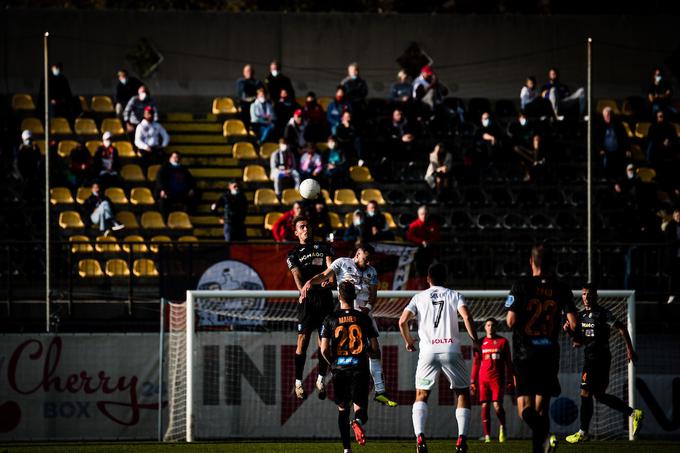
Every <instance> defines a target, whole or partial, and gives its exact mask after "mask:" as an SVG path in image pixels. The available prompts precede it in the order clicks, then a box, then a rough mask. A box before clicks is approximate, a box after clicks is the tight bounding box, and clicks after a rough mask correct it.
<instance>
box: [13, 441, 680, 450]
mask: <svg viewBox="0 0 680 453" xmlns="http://www.w3.org/2000/svg"><path fill="white" fill-rule="evenodd" d="M428 447H429V451H430V453H437V452H442V453H443V452H452V451H454V449H455V447H454V441H453V440H429V441H428ZM414 449H415V441H405V440H375V441H371V440H370V439H368V441H367V443H366V446H365V447H360V446H359V445H357V444H352V451H353V452H354V453H391V452H402V451H403V452H412V451H413V450H414ZM679 449H680V443H678V442H659V441H636V442H624V441H621V442H618V441H617V442H596V441H592V442H586V443H582V444H579V445H568V444H566V443H565V442H564V441H561V442H560V444H559V448H558V451H559V452H563V453H567V452H573V453H577V452H578V453H600V452H602V453H610V452H611V453H664V452H669V453H670V452H677V451H679ZM168 451H170V452H173V453H179V452H191V453H193V452H196V453H198V452H201V453H217V452H220V453H222V452H229V453H231V452H236V453H239V452H243V453H260V452H262V453H277V452H342V445H341V444H340V441H339V440H338V441H335V442H331V441H324V442H318V441H295V442H289V441H283V442H247V441H244V442H211V443H200V442H197V443H192V444H190V445H189V444H168V443H166V444H161V443H150V442H149V443H128V442H109V443H95V442H93V443H85V444H83V443H80V444H75V443H69V444H65V443H62V444H54V443H52V444H47V443H34V444H12V445H5V446H0V453H24V452H26V453H48V452H60V453H61V452H67V453H70V452H73V453H126V452H140V453H147V452H148V453H152V452H153V453H156V452H158V453H160V452H168ZM469 451H470V453H476V452H479V453H526V452H529V451H531V446H530V443H529V441H521V440H518V441H509V442H507V443H505V444H499V443H497V442H493V443H491V444H484V443H482V442H479V441H471V442H469Z"/></svg>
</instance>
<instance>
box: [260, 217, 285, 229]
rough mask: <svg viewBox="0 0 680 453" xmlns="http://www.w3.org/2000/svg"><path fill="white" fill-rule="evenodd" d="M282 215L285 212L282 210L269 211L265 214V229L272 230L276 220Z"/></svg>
mask: <svg viewBox="0 0 680 453" xmlns="http://www.w3.org/2000/svg"><path fill="white" fill-rule="evenodd" d="M282 215H283V213H281V212H268V213H267V215H266V216H264V229H265V230H269V231H271V229H272V228H273V227H274V224H275V223H276V221H277V220H279V218H281V216H282Z"/></svg>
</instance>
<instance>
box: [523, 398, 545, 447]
mask: <svg viewBox="0 0 680 453" xmlns="http://www.w3.org/2000/svg"><path fill="white" fill-rule="evenodd" d="M522 420H524V421H525V422H526V424H527V425H529V428H531V433H532V435H531V439H532V451H533V452H534V453H541V452H543V442H545V439H546V437H547V435H548V422H547V420H544V417H543V416H541V415H540V414H539V413H538V412H536V409H534V408H533V407H528V408H526V409H524V411H522Z"/></svg>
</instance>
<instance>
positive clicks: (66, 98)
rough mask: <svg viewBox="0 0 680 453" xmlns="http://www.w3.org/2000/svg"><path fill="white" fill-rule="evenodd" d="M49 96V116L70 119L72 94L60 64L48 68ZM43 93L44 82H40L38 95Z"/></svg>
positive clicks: (41, 101) (62, 66) (40, 101)
mask: <svg viewBox="0 0 680 453" xmlns="http://www.w3.org/2000/svg"><path fill="white" fill-rule="evenodd" d="M47 80H48V88H49V96H50V103H49V104H50V116H52V117H66V118H70V117H71V114H72V113H73V107H74V105H73V104H74V101H73V99H74V98H73V93H72V92H71V84H69V82H68V79H67V78H66V76H65V75H64V65H63V64H61V63H54V64H52V66H51V67H50V73H49V74H48V76H47ZM44 93H45V80H42V81H41V82H40V94H41V96H43V94H44ZM43 99H44V98H42V99H40V100H39V101H38V102H39V104H38V105H40V106H42V105H43V102H44V100H43Z"/></svg>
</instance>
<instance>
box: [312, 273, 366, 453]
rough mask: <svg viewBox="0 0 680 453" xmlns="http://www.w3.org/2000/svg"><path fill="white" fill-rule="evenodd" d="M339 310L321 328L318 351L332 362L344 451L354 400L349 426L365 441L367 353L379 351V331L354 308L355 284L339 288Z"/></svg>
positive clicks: (347, 283) (348, 447)
mask: <svg viewBox="0 0 680 453" xmlns="http://www.w3.org/2000/svg"><path fill="white" fill-rule="evenodd" d="M338 295H339V299H340V309H339V310H338V311H336V312H335V313H333V314H331V315H329V316H328V317H327V318H326V320H325V321H324V323H323V327H322V328H321V354H322V355H323V357H324V359H326V360H327V361H328V363H330V365H331V370H332V372H333V386H334V389H335V403H336V404H337V405H338V428H339V429H340V437H341V438H342V446H343V448H344V449H345V453H347V452H349V451H351V449H350V439H349V428H350V422H349V411H350V407H349V406H350V404H352V403H354V420H353V421H352V423H351V427H352V429H353V430H354V437H355V438H356V440H357V442H358V443H359V445H364V444H365V443H366V436H365V434H364V428H363V426H364V425H365V424H366V422H367V421H368V412H367V409H368V387H369V381H370V379H371V375H370V371H369V367H368V361H369V356H368V353H369V352H371V351H377V350H379V348H380V346H379V345H378V340H377V338H378V332H377V331H376V330H375V328H374V327H373V322H372V321H371V318H369V317H368V315H367V314H366V313H364V312H361V311H359V310H355V309H354V299H355V297H356V293H355V289H354V284H353V283H351V282H342V283H340V286H339V287H338Z"/></svg>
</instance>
